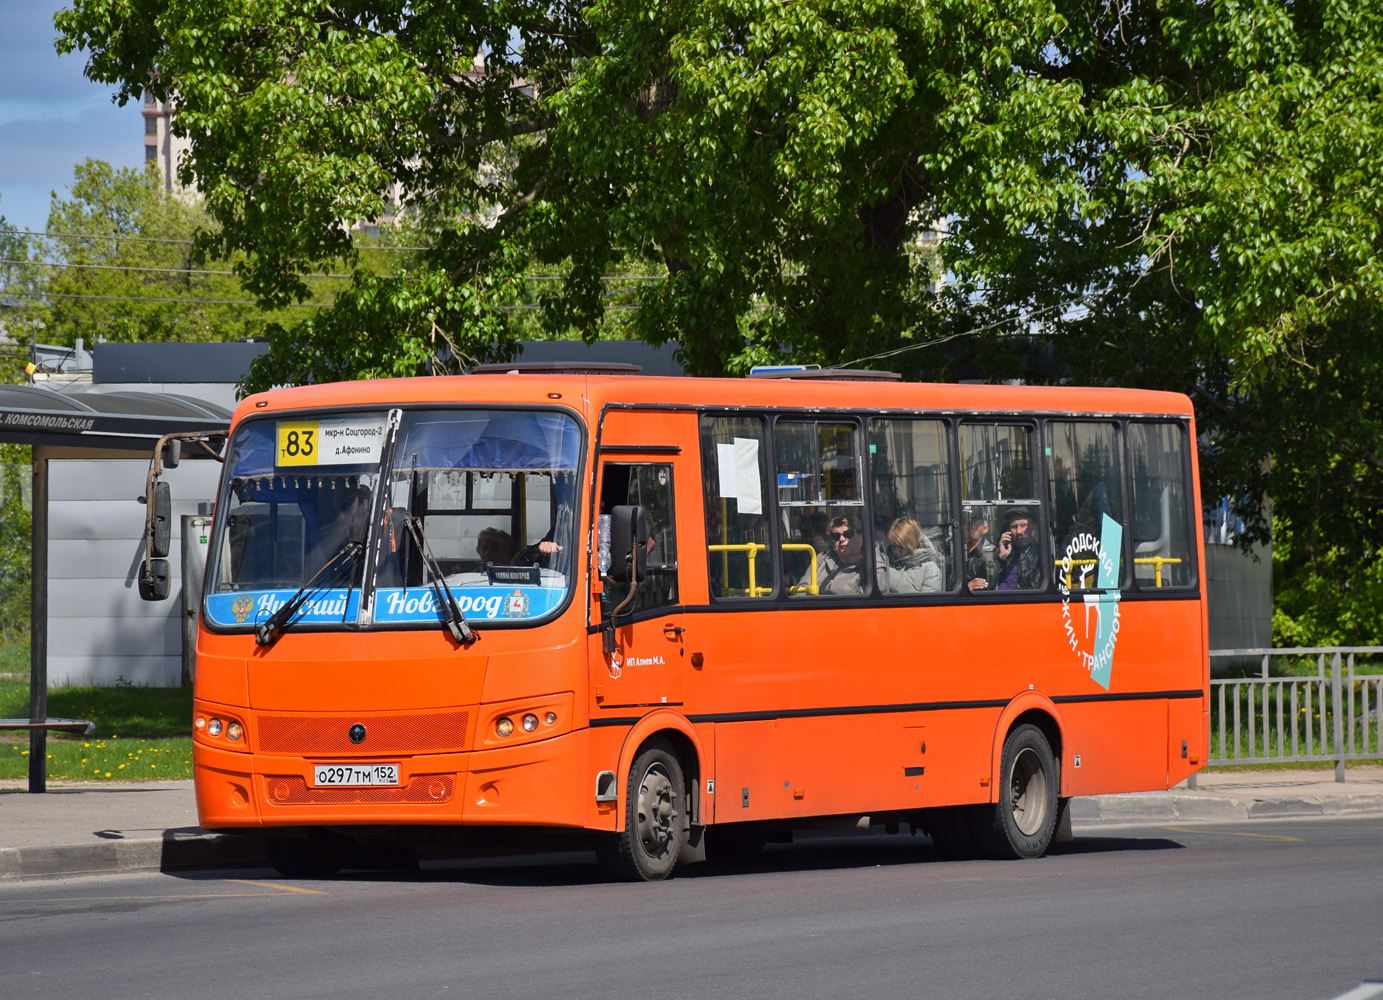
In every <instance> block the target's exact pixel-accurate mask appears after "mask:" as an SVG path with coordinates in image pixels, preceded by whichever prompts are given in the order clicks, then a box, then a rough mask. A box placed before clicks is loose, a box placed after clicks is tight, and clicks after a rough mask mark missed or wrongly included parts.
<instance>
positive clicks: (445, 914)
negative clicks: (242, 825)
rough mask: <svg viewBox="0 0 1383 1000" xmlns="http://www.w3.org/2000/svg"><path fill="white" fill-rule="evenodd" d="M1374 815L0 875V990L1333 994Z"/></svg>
mask: <svg viewBox="0 0 1383 1000" xmlns="http://www.w3.org/2000/svg"><path fill="white" fill-rule="evenodd" d="M1381 832H1383V823H1380V821H1379V820H1377V819H1372V820H1298V821H1294V822H1286V821H1283V822H1273V821H1258V822H1253V823H1239V824H1226V825H1220V826H1214V825H1200V826H1187V827H1180V828H1169V827H1143V828H1134V827H1128V828H1121V829H1117V830H1105V831H1102V832H1101V833H1100V834H1099V835H1094V836H1092V835H1089V834H1086V835H1082V836H1080V837H1079V838H1078V839H1077V840H1076V841H1075V842H1074V843H1072V844H1066V845H1059V847H1058V848H1057V849H1056V850H1055V851H1054V853H1053V854H1052V855H1050V856H1049V857H1047V858H1044V859H1041V860H1037V861H1030V862H952V861H942V860H940V859H938V858H937V857H936V856H935V855H934V854H933V853H932V851H931V848H930V847H929V846H928V845H927V842H926V841H925V840H922V839H919V840H917V841H913V842H909V841H907V840H905V839H903V838H872V839H868V840H856V841H846V840H832V841H820V842H814V843H812V844H808V845H800V844H799V845H794V846H792V847H777V848H771V849H770V851H769V852H768V853H767V854H766V855H765V856H764V857H763V858H762V859H761V860H760V861H759V862H756V863H755V864H753V865H751V866H741V867H739V868H737V869H733V870H731V869H725V868H708V867H705V866H700V867H698V868H691V869H684V870H683V871H684V874H683V875H681V876H680V877H678V878H676V879H673V880H671V881H669V882H665V883H660V884H652V885H608V884H602V883H600V882H599V881H598V876H597V873H596V872H595V870H594V868H592V867H591V866H589V865H587V864H584V863H583V861H584V859H583V858H582V857H581V856H562V857H548V858H534V859H527V860H525V861H523V862H518V863H515V862H503V863H496V862H490V863H481V864H477V863H468V864H465V865H456V864H453V865H451V866H449V867H438V868H425V869H424V870H423V871H421V872H399V873H378V872H377V873H348V874H346V875H344V876H341V877H339V878H336V879H331V880H325V881H306V882H291V883H290V882H286V881H284V880H281V879H279V878H277V877H276V876H274V875H273V874H271V873H270V872H267V871H241V872H228V873H220V874H216V875H208V874H200V875H198V876H196V877H187V876H182V877H180V876H177V875H157V874H136V875H115V876H106V877H100V878H94V877H93V878H81V879H65V880H41V881H28V882H14V883H5V884H0V995H3V996H4V997H6V998H29V997H54V998H58V997H60V998H64V1000H70V998H93V1000H97V998H99V1000H120V998H124V997H132V998H135V997H137V998H146V997H147V998H175V997H176V998H195V997H200V996H215V997H228V998H237V1000H238V998H280V997H282V998H311V997H330V998H332V1000H342V998H356V997H389V998H395V997H398V998H411V997H466V998H486V1000H489V998H495V997H515V996H524V997H561V998H569V997H593V998H594V997H599V998H621V997H639V998H648V997H669V998H671V997H754V998H759V997H792V998H815V997H858V996H868V995H874V996H887V997H947V998H953V997H957V998H958V997H984V998H992V997H1062V998H1067V997H1073V998H1079V997H1090V998H1100V1000H1106V998H1110V997H1121V998H1123V997H1159V998H1160V997H1176V998H1180V997H1214V998H1234V997H1244V998H1255V1000H1263V998H1283V1000H1289V998H1290V1000H1301V998H1321V1000H1326V998H1330V997H1335V996H1338V995H1339V994H1341V993H1343V992H1345V991H1346V990H1348V989H1349V988H1351V987H1353V986H1355V985H1356V984H1358V983H1359V982H1360V981H1362V980H1366V979H1383V850H1380V833H1381Z"/></svg>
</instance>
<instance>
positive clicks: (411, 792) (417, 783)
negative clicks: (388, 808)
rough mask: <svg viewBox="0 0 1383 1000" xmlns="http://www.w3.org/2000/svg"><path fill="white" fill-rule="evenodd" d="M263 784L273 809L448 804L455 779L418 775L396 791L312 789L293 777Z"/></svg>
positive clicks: (280, 778)
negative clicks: (288, 807)
mask: <svg viewBox="0 0 1383 1000" xmlns="http://www.w3.org/2000/svg"><path fill="white" fill-rule="evenodd" d="M264 785H265V788H266V789H267V790H268V792H269V803H270V804H271V805H276V806H305V805H347V804H351V803H362V804H367V805H368V804H374V805H389V804H392V803H405V802H407V803H441V802H449V801H451V796H452V792H453V791H454V790H455V788H456V779H455V778H454V777H453V776H452V775H450V774H419V775H415V776H414V777H413V778H412V780H410V781H409V782H408V784H406V785H402V786H400V787H398V788H313V787H311V786H310V785H308V783H307V782H306V781H304V780H303V779H302V778H300V777H297V776H296V775H284V776H281V777H275V776H274V775H268V776H267V777H265V779H264Z"/></svg>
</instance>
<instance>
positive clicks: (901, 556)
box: [879, 517, 942, 594]
mask: <svg viewBox="0 0 1383 1000" xmlns="http://www.w3.org/2000/svg"><path fill="white" fill-rule="evenodd" d="M888 554H889V557H890V558H889V560H888V565H884V564H883V563H880V566H879V577H880V579H879V589H880V590H882V591H884V592H885V593H889V594H935V593H937V592H938V591H940V590H941V587H942V580H941V553H939V552H937V550H936V546H935V545H933V544H932V540H931V539H930V538H928V537H927V536H926V535H924V534H922V527H921V526H920V525H919V524H918V523H917V522H916V521H914V520H913V519H912V518H910V517H900V518H898V520H896V521H894V522H893V524H892V526H890V527H889V529H888Z"/></svg>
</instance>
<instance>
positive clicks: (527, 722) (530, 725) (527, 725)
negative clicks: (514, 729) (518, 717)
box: [523, 712, 538, 733]
mask: <svg viewBox="0 0 1383 1000" xmlns="http://www.w3.org/2000/svg"><path fill="white" fill-rule="evenodd" d="M537 728H538V717H537V716H536V715H534V714H533V713H532V712H529V713H528V714H527V715H525V716H524V717H523V731H524V732H525V733H531V732H533V730H535V729H537Z"/></svg>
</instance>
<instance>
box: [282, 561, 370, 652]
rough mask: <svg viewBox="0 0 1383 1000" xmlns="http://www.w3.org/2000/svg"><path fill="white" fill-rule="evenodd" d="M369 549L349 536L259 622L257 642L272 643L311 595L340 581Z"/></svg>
mask: <svg viewBox="0 0 1383 1000" xmlns="http://www.w3.org/2000/svg"><path fill="white" fill-rule="evenodd" d="M364 551H365V546H364V544H363V543H361V542H357V541H356V540H355V539H349V540H348V541H346V543H345V544H344V545H342V546H341V547H340V548H339V549H337V550H336V554H335V555H334V556H332V557H331V558H330V559H328V560H327V561H326V562H325V563H323V564H322V568H321V569H319V570H318V571H317V572H316V573H313V574H312V579H310V580H308V581H307V582H306V583H305V584H303V585H302V586H301V587H299V588H298V592H297V593H296V594H294V595H293V596H292V597H290V598H288V600H287V601H286V602H285V603H284V605H283V607H281V608H279V609H278V610H277V611H275V612H274V613H273V614H272V615H270V616H269V617H268V618H266V619H264V621H262V622H260V623H259V627H258V628H257V629H256V630H255V642H257V643H259V645H261V646H271V645H273V643H274V640H275V639H277V638H278V637H279V634H280V633H282V632H283V630H284V629H285V628H286V627H287V626H288V623H289V620H290V619H292V617H293V616H294V615H295V614H297V613H298V609H299V608H301V607H302V606H303V605H304V604H306V603H307V601H308V598H310V597H311V596H312V595H313V594H316V593H317V592H318V591H322V590H325V589H327V588H328V587H331V586H333V585H335V584H336V582H337V581H338V580H340V579H341V577H342V576H344V575H345V574H346V573H349V572H350V570H351V567H352V566H354V565H355V561H356V559H358V558H360V553H362V552H364ZM328 571H330V575H328Z"/></svg>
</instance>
